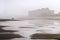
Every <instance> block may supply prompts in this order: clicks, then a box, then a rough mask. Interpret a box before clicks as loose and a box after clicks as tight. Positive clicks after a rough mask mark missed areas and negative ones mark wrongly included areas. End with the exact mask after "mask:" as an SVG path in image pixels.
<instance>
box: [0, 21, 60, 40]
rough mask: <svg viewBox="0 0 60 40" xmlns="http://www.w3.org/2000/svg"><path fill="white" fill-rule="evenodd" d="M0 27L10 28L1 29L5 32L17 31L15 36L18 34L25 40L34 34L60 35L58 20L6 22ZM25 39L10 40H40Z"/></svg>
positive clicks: (59, 22)
mask: <svg viewBox="0 0 60 40" xmlns="http://www.w3.org/2000/svg"><path fill="white" fill-rule="evenodd" d="M0 25H6V26H10V27H5V28H3V29H5V30H18V32H15V34H20V35H22V36H24V37H26V38H29V37H30V35H32V34H35V33H51V34H52V33H53V34H57V33H58V34H60V20H24V21H6V22H0ZM20 27H32V28H20ZM37 30H39V31H37ZM26 38H18V39H12V40H40V39H26ZM41 40H42V39H41ZM46 40H48V39H46ZM50 40H52V39H50Z"/></svg>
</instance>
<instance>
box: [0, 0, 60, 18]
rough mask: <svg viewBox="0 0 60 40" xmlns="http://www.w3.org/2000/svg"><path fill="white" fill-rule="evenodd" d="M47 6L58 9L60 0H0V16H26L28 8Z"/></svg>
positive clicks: (34, 8)
mask: <svg viewBox="0 0 60 40" xmlns="http://www.w3.org/2000/svg"><path fill="white" fill-rule="evenodd" d="M47 7H48V8H49V9H52V10H55V12H59V11H60V0H0V18H10V17H22V16H27V15H28V11H29V10H36V9H40V8H47Z"/></svg>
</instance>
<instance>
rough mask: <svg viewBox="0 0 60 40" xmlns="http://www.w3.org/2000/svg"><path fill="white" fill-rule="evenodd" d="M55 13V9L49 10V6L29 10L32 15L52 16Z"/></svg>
mask: <svg viewBox="0 0 60 40" xmlns="http://www.w3.org/2000/svg"><path fill="white" fill-rule="evenodd" d="M53 14H54V11H53V10H49V8H42V9H38V10H34V11H30V12H29V16H30V17H35V18H36V17H47V16H51V15H53Z"/></svg>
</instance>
